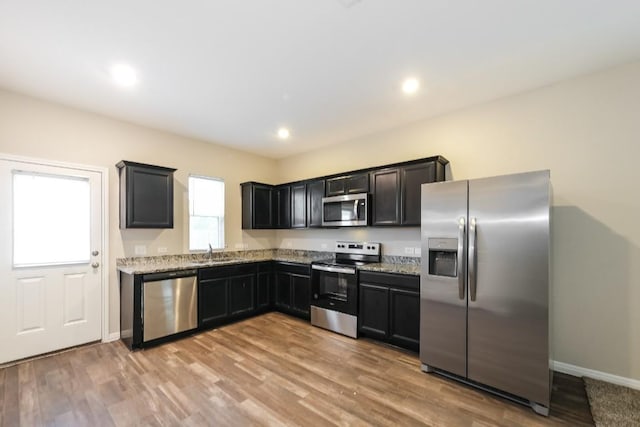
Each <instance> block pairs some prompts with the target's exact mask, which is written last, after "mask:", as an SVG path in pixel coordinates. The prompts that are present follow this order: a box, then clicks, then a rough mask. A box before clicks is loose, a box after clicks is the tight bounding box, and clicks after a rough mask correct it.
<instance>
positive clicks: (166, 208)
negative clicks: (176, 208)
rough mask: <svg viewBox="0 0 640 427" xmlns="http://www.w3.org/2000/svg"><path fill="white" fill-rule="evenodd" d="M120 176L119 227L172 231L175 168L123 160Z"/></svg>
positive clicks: (118, 165)
mask: <svg viewBox="0 0 640 427" xmlns="http://www.w3.org/2000/svg"><path fill="white" fill-rule="evenodd" d="M116 167H117V168H118V173H119V175H120V228H121V229H125V228H173V172H175V169H172V168H165V167H160V166H154V165H147V164H144V163H136V162H130V161H127V160H123V161H121V162H119V163H118V164H117V165H116Z"/></svg>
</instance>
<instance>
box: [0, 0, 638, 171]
mask: <svg viewBox="0 0 640 427" xmlns="http://www.w3.org/2000/svg"><path fill="white" fill-rule="evenodd" d="M637 58H640V1H638V0H628V1H625V0H610V1H605V0H482V1H480V0H360V1H358V0H269V1H266V0H244V1H241V0H225V1H222V0H184V1H179V2H177V1H161V0H160V1H159V0H109V1H98V0H75V1H74V0H56V1H51V0H39V1H38V0H0V87H5V88H8V89H11V90H15V91H19V92H24V93H27V94H32V95H35V96H38V97H42V98H46V99H51V100H55V101H59V102H61V103H64V104H68V105H72V106H76V107H80V108H83V109H87V110H91V111H95V112H99V113H103V114H106V115H109V116H113V117H117V118H122V119H125V120H128V121H131V122H135V123H140V124H144V125H148V126H152V127H155V128H159V129H165V130H169V131H173V132H175V133H178V134H183V135H187V136H191V137H196V138H200V139H203V140H206V141H211V142H215V143H219V144H224V145H229V146H233V147H237V148H239V149H242V150H246V151H252V152H255V153H259V154H262V155H265V156H269V157H274V158H280V157H286V156H289V155H292V154H295V153H299V152H304V151H309V150H312V149H314V148H317V147H320V146H324V145H329V144H335V143H338V142H341V141H345V140H348V139H351V138H355V137H358V136H361V135H364V134H368V133H373V132H376V131H380V130H383V129H388V128H392V127H395V126H400V125H403V124H406V123H409V122H413V121H416V120H419V119H422V118H427V117H430V116H434V115H437V114H442V113H444V112H447V111H451V110H454V109H459V108H462V107H465V106H468V105H472V104H477V103H480V102H484V101H488V100H490V99H495V98H498V97H502V96H505V95H509V94H513V93H517V92H521V91H524V90H528V89H532V88H535V87H540V86H543V85H546V84H549V83H551V82H554V81H558V80H561V79H564V78H568V77H571V76H575V75H579V74H585V73H588V72H591V71H595V70H598V69H602V68H606V67H609V66H612V65H616V64H621V63H625V62H630V61H632V60H635V59H637ZM118 61H124V62H128V63H130V64H131V65H132V66H134V67H135V68H136V69H137V70H138V74H139V79H140V82H139V85H138V86H136V87H135V88H131V89H128V90H123V89H120V88H117V87H115V86H114V85H113V84H112V83H111V81H110V79H109V76H108V69H109V67H110V66H111V64H113V63H114V62H118ZM406 76H416V77H418V78H419V79H420V80H421V82H422V90H421V91H420V92H419V93H418V94H417V95H415V96H413V97H406V96H404V95H403V94H402V93H401V91H400V84H401V80H402V79H403V78H405V77H406ZM283 125H284V126H288V127H289V128H290V129H291V132H292V136H291V138H290V139H289V140H287V141H280V140H278V139H277V137H276V131H277V128H278V127H279V126H283Z"/></svg>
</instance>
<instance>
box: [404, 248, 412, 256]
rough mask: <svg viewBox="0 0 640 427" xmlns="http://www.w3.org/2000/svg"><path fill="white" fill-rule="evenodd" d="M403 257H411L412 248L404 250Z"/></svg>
mask: <svg viewBox="0 0 640 427" xmlns="http://www.w3.org/2000/svg"><path fill="white" fill-rule="evenodd" d="M404 253H405V255H413V248H404Z"/></svg>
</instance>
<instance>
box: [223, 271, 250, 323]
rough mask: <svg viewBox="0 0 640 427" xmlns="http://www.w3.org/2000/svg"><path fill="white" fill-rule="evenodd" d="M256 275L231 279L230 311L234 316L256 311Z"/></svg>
mask: <svg viewBox="0 0 640 427" xmlns="http://www.w3.org/2000/svg"><path fill="white" fill-rule="evenodd" d="M254 277H255V276H254V275H253V274H247V275H244V276H237V277H231V278H229V279H228V280H229V310H230V314H231V315H232V316H237V315H241V314H247V313H250V312H252V311H253V310H255V302H254V301H255V300H254V294H255V291H254V289H255V283H254V280H255V279H254Z"/></svg>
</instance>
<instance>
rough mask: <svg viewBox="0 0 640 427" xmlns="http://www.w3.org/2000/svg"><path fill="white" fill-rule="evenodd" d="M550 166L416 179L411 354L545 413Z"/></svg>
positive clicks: (548, 384)
mask: <svg viewBox="0 0 640 427" xmlns="http://www.w3.org/2000/svg"><path fill="white" fill-rule="evenodd" d="M550 196H551V188H550V181H549V171H548V170H545V171H537V172H527V173H520V174H515V175H508V176H499V177H492V178H483V179H476V180H469V181H448V182H441V183H433V184H424V185H422V201H421V203H422V212H421V215H422V223H421V239H422V252H421V253H422V260H421V261H422V267H421V268H422V273H421V281H420V283H421V286H420V288H421V289H420V361H421V363H422V370H423V371H425V372H432V371H435V372H438V373H440V374H444V375H447V376H449V377H452V378H454V379H457V380H460V381H463V382H466V383H468V384H471V385H474V386H477V387H480V388H483V389H485V390H487V391H490V392H493V393H497V394H500V395H502V396H504V397H507V398H510V399H512V400H516V401H520V402H522V403H528V404H530V405H531V407H532V408H533V409H534V411H536V412H537V413H539V414H542V415H548V414H549V404H550V394H551V381H552V378H551V370H550V369H549V246H550V230H549V206H550Z"/></svg>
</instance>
